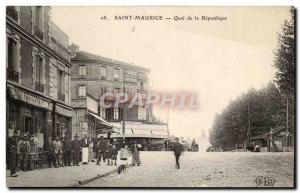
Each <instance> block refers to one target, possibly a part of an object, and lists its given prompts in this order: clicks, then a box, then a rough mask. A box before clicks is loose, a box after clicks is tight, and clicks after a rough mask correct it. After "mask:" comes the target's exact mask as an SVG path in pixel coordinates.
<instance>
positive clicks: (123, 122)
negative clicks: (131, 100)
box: [122, 69, 126, 144]
mask: <svg viewBox="0 0 300 193" xmlns="http://www.w3.org/2000/svg"><path fill="white" fill-rule="evenodd" d="M123 94H124V95H125V69H124V72H123ZM125 110H126V109H125V102H124V104H123V117H122V118H123V120H122V138H123V144H125V115H126V113H125Z"/></svg>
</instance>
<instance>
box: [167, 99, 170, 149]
mask: <svg viewBox="0 0 300 193" xmlns="http://www.w3.org/2000/svg"><path fill="white" fill-rule="evenodd" d="M169 114H170V104H169V105H168V117H167V132H168V139H167V151H168V150H169V135H170V130H169Z"/></svg>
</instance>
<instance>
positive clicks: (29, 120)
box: [24, 117, 33, 134]
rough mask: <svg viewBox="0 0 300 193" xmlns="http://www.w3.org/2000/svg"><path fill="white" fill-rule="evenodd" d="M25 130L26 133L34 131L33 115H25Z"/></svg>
mask: <svg viewBox="0 0 300 193" xmlns="http://www.w3.org/2000/svg"><path fill="white" fill-rule="evenodd" d="M24 132H25V133H30V134H32V133H33V128H32V118H31V117H24Z"/></svg>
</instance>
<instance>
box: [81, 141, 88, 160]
mask: <svg viewBox="0 0 300 193" xmlns="http://www.w3.org/2000/svg"><path fill="white" fill-rule="evenodd" d="M81 143H82V144H81V147H82V158H81V160H82V164H88V159H89V140H88V138H87V137H86V135H84V138H82V140H81Z"/></svg>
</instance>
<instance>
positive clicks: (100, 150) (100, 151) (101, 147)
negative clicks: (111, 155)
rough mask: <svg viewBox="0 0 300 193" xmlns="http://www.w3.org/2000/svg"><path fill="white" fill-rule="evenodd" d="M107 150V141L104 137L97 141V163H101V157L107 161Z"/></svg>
mask: <svg viewBox="0 0 300 193" xmlns="http://www.w3.org/2000/svg"><path fill="white" fill-rule="evenodd" d="M105 151H106V143H105V141H104V140H103V137H102V136H101V138H100V139H99V141H98V142H97V158H98V159H97V165H99V164H100V161H101V158H102V159H103V162H105V155H104V154H105Z"/></svg>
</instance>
